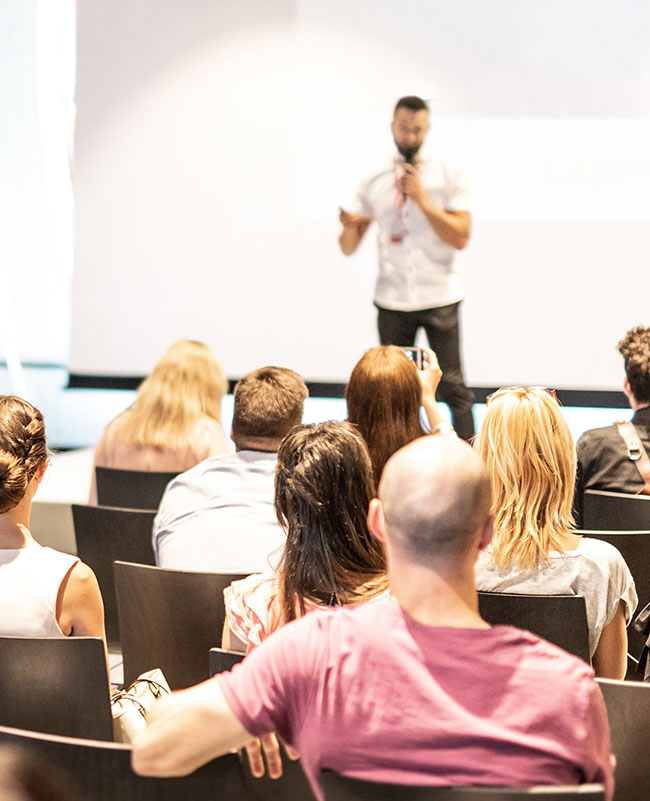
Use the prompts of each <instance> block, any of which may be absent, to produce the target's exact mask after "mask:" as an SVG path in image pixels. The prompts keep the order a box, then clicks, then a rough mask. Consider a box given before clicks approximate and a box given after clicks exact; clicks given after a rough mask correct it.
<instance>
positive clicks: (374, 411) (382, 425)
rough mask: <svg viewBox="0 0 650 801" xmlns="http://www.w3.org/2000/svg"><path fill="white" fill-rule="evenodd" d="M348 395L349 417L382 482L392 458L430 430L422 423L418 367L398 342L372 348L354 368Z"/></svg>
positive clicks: (374, 471) (377, 479) (374, 473)
mask: <svg viewBox="0 0 650 801" xmlns="http://www.w3.org/2000/svg"><path fill="white" fill-rule="evenodd" d="M345 397H346V400H347V403H348V420H349V421H350V422H351V423H354V424H355V425H356V426H357V428H358V429H359V431H360V432H361V434H362V436H363V438H364V439H365V441H366V445H367V446H368V450H369V451H370V459H371V461H372V470H373V475H374V478H375V483H376V484H378V483H379V479H380V477H381V472H382V470H383V469H384V465H385V464H386V462H387V461H388V460H389V459H390V457H391V456H392V455H393V454H394V453H395V452H396V451H398V450H399V449H400V448H402V447H403V446H404V445H408V443H409V442H412V441H413V440H414V439H417V438H418V437H421V436H422V435H423V434H425V433H426V432H425V431H424V430H423V429H422V425H421V424H420V406H421V405H422V385H421V383H420V379H419V378H418V371H417V367H416V366H415V364H413V362H412V361H411V360H410V359H409V358H408V356H406V354H405V353H404V352H403V351H402V350H401V348H397V347H395V346H394V345H380V346H379V347H377V348H371V349H370V350H367V351H366V352H365V353H364V355H363V356H362V357H361V359H360V360H359V361H358V362H357V364H356V366H355V367H354V369H353V370H352V373H351V375H350V380H349V381H348V385H347V389H346V393H345Z"/></svg>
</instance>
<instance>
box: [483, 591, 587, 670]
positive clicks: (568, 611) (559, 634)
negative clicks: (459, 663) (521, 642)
mask: <svg viewBox="0 0 650 801" xmlns="http://www.w3.org/2000/svg"><path fill="white" fill-rule="evenodd" d="M478 608H479V612H480V615H481V617H482V618H483V619H484V620H486V621H487V622H488V623H491V624H492V625H495V626H496V625H507V626H516V627H517V628H519V629H527V630H528V631H532V632H533V634H537V635H538V636H539V637H543V638H544V639H545V640H548V641H549V642H552V643H554V644H555V645H559V646H560V648H564V650H565V651H568V652H569V653H571V654H575V655H576V656H579V657H580V658H581V659H584V660H585V662H590V658H589V630H588V628H587V607H586V605H585V599H584V598H582V597H580V596H578V595H515V594H512V593H507V592H479V594H478Z"/></svg>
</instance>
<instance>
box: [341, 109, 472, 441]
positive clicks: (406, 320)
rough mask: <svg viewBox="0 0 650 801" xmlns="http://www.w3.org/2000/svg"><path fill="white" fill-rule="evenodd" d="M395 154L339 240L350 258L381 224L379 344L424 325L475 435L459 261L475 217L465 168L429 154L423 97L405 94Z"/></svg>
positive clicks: (458, 423) (395, 129)
mask: <svg viewBox="0 0 650 801" xmlns="http://www.w3.org/2000/svg"><path fill="white" fill-rule="evenodd" d="M391 130H392V133H393V138H394V140H395V147H396V148H397V153H396V154H395V156H394V157H393V158H392V159H391V162H390V164H388V165H386V166H384V167H382V168H381V169H379V170H377V171H375V172H374V173H373V174H372V175H370V176H369V177H368V178H367V179H366V180H365V181H364V182H363V183H362V185H361V187H360V189H359V192H358V194H357V200H356V208H355V210H354V211H343V210H342V211H341V213H340V216H339V219H340V221H341V223H342V225H343V231H342V232H341V235H340V237H339V245H340V247H341V250H342V251H343V253H344V254H345V255H346V256H347V255H350V254H351V253H354V251H355V250H356V249H357V247H358V246H359V243H360V242H361V240H362V239H363V236H364V235H365V233H366V231H367V229H368V226H369V225H370V223H371V222H372V221H373V220H375V221H376V222H377V227H378V232H377V246H378V251H379V273H378V276H377V283H376V286H375V298H374V300H375V306H376V307H377V309H378V317H377V325H378V328H379V340H380V342H381V344H382V345H400V346H409V345H413V344H414V342H415V337H416V334H417V331H418V329H419V328H424V330H425V332H426V335H427V337H428V340H429V344H430V345H431V348H432V349H433V350H434V351H435V352H436V355H437V357H438V362H439V364H440V367H441V368H442V380H441V381H440V387H439V397H440V399H441V400H443V401H445V402H446V403H447V404H449V407H450V409H451V413H452V417H453V421H454V426H455V428H456V431H457V432H458V434H459V436H461V437H463V439H469V438H470V437H472V436H473V435H474V419H473V416H472V401H473V396H472V392H471V390H469V389H468V388H467V387H466V386H465V380H464V378H463V371H462V367H461V358H460V336H459V324H458V311H459V305H460V301H461V299H462V290H461V286H460V280H459V275H458V272H457V270H456V267H455V265H454V255H455V252H456V250H460V249H462V248H464V247H465V245H466V244H467V242H468V240H469V234H470V228H471V217H470V213H469V211H468V210H467V209H468V205H469V198H468V190H467V182H466V178H465V176H464V175H463V173H462V172H461V171H460V170H459V169H457V168H454V167H452V166H451V165H449V164H448V163H447V162H445V161H444V160H443V159H442V158H441V157H440V156H439V155H434V154H432V153H429V152H424V150H422V146H423V144H424V140H425V138H426V135H427V132H428V130H429V109H428V106H427V104H426V103H425V102H424V100H422V99H421V98H419V97H414V96H408V97H402V98H400V99H399V100H398V101H397V103H396V105H395V110H394V115H393V122H392V125H391Z"/></svg>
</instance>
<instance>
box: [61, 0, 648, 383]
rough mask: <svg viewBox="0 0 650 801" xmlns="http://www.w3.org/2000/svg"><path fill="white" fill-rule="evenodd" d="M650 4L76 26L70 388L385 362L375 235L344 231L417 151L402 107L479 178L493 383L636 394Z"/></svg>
mask: <svg viewBox="0 0 650 801" xmlns="http://www.w3.org/2000/svg"><path fill="white" fill-rule="evenodd" d="M649 24H650V4H646V3H642V2H638V0H620V1H619V2H618V3H616V4H614V3H594V2H593V0H574V1H573V2H571V3H567V2H566V0H547V2H545V3H522V2H521V0H492V1H491V2H490V3H485V2H484V1H483V0H454V2H453V3H443V2H437V1H436V2H431V0H400V2H397V0H354V2H350V0H328V2H327V3H323V2H320V0H291V1H290V0H272V1H271V2H269V0H245V1H244V2H241V3H237V4H226V3H215V2H213V0H176V2H170V3H164V4H161V3H158V2H155V0H111V2H108V1H107V0H103V2H100V3H79V4H78V78H77V125H76V145H75V160H74V190H75V206H76V221H75V227H76V234H75V273H74V279H73V303H72V309H73V313H72V341H71V351H70V363H69V368H70V371H71V373H74V374H78V375H93V376H97V375H100V376H141V375H144V374H146V373H147V372H148V371H149V370H150V369H151V367H152V365H153V364H154V363H155V361H156V360H157V359H158V357H159V356H160V355H161V354H162V352H163V351H164V350H165V349H166V347H167V346H168V345H169V344H170V343H171V342H173V341H175V340H177V339H181V338H192V339H199V340H202V341H205V342H207V343H208V344H209V345H210V346H211V347H212V348H213V349H214V351H215V353H216V354H217V356H218V357H219V358H220V359H221V361H222V362H223V364H224V367H225V369H226V372H227V374H228V375H229V376H230V377H231V378H237V377H239V376H241V375H243V374H244V373H246V372H248V371H250V370H252V369H254V368H256V367H259V366H261V365H264V364H279V365H284V366H288V367H292V368H294V369H295V370H298V371H299V372H300V373H301V374H302V375H303V376H304V377H305V378H306V379H308V380H312V381H325V382H335V383H338V382H344V381H345V380H346V378H347V376H348V375H349V372H350V369H351V368H352V366H353V365H354V363H355V362H356V361H357V359H358V358H359V357H360V356H361V354H362V353H363V351H364V350H365V349H366V348H368V347H371V346H373V345H375V344H377V341H378V340H377V333H376V327H375V310H374V308H373V304H372V299H373V287H374V280H375V275H376V270H377V251H376V242H375V238H376V226H371V227H370V228H369V230H368V232H367V234H366V236H365V239H364V241H363V242H362V244H361V246H360V247H359V249H358V250H357V252H356V253H355V254H353V255H352V256H350V257H345V256H344V255H343V254H342V253H341V252H340V250H339V247H338V243H337V237H338V234H339V231H340V225H339V223H338V209H339V207H343V208H352V206H353V203H354V196H355V192H356V190H357V187H358V185H359V183H360V181H361V180H362V178H363V177H364V176H365V175H366V174H367V173H368V172H369V171H370V170H372V169H375V168H377V167H380V166H382V165H384V164H386V163H388V162H389V160H390V158H391V157H392V155H393V153H394V144H393V141H392V136H391V133H390V121H391V116H392V108H393V105H394V103H395V100H396V99H397V98H398V97H399V96H401V95H405V94H416V95H420V96H421V97H423V98H425V99H427V100H428V101H429V104H430V107H431V130H430V132H429V135H428V139H427V143H426V147H428V148H429V149H430V150H432V151H435V152H439V153H441V154H443V155H444V156H445V157H446V158H448V159H450V160H451V161H453V162H455V163H456V164H459V165H461V166H462V167H463V168H464V169H466V170H467V172H468V175H469V180H470V189H471V200H470V202H469V205H470V211H471V212H472V218H473V227H472V235H471V240H470V243H469V245H468V246H467V247H466V248H465V249H464V250H462V251H460V252H459V253H458V255H457V260H458V265H459V267H460V270H461V273H462V278H463V285H464V292H465V301H464V302H463V304H462V306H461V309H462V349H463V354H464V362H465V373H466V379H467V382H468V383H469V384H470V385H472V386H475V387H491V386H499V385H510V384H526V385H530V384H543V385H547V386H552V387H556V388H574V389H618V388H620V385H621V381H622V364H621V361H620V357H619V356H618V354H617V353H616V343H617V341H618V340H619V339H620V338H621V337H622V336H623V334H624V333H625V331H626V330H627V329H628V328H630V327H631V326H633V325H637V324H649V323H650V319H649V316H650V315H649V314H648V294H649V293H648V290H649V289H650V269H649V268H648V257H649V254H650V224H649V223H650V156H649V152H650V149H649V147H648V142H650V136H649V134H650V125H649V122H648V110H649V103H650V49H649V48H648V47H647V40H646V38H647V37H646V33H645V32H646V31H647V30H648V26H649Z"/></svg>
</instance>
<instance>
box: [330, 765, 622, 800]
mask: <svg viewBox="0 0 650 801" xmlns="http://www.w3.org/2000/svg"><path fill="white" fill-rule="evenodd" d="M321 779H322V782H323V790H324V793H325V801H395V799H397V798H399V799H400V801H533V799H536V798H539V799H540V801H541V800H542V799H543V801H604V799H605V788H604V787H603V785H602V784H582V785H576V786H570V787H567V786H564V785H563V786H549V787H526V788H510V787H420V786H418V785H408V786H404V785H400V784H381V783H379V782H368V781H362V780H361V779H350V778H348V777H347V776H341V775H340V774H338V773H334V771H330V770H325V771H323V773H322V774H321ZM624 801H625V800H624Z"/></svg>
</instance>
